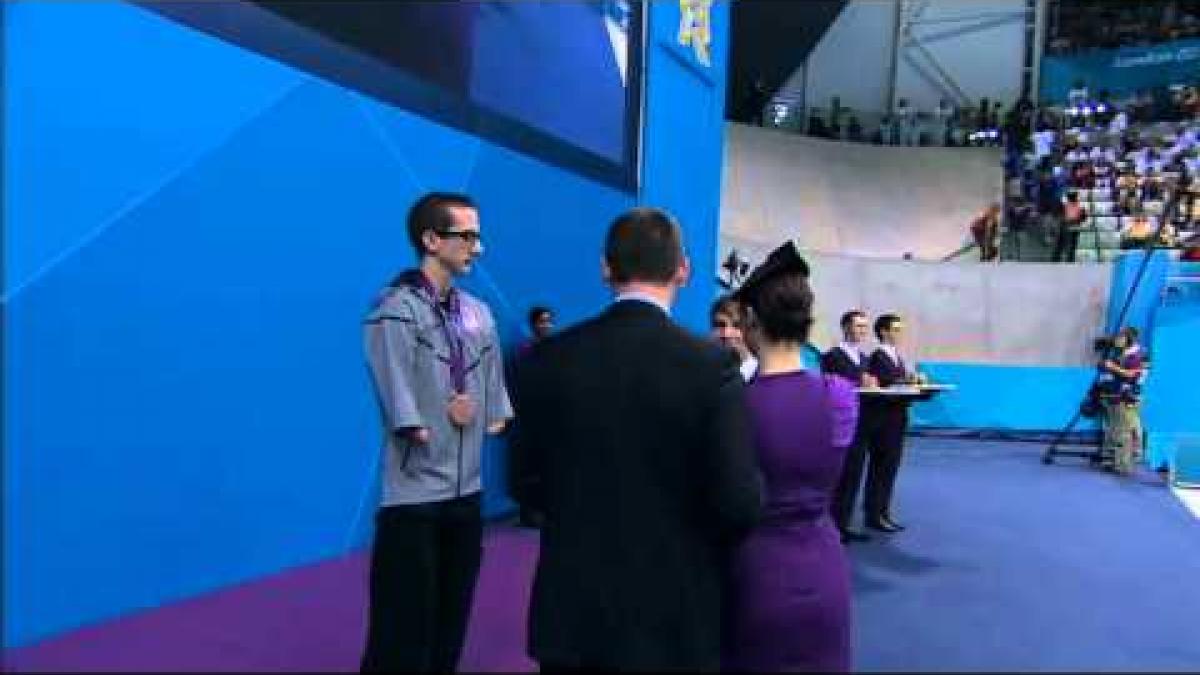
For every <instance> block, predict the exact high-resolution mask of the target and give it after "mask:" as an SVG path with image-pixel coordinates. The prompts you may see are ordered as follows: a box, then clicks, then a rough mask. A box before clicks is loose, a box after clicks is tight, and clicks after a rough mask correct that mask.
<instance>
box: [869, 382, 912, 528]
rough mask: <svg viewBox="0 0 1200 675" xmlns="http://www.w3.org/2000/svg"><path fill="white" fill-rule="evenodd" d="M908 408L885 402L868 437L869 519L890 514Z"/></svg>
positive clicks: (875, 519)
mask: <svg viewBox="0 0 1200 675" xmlns="http://www.w3.org/2000/svg"><path fill="white" fill-rule="evenodd" d="M907 426H908V409H907V407H902V406H896V405H892V406H888V407H886V408H883V409H882V410H881V411H880V412H879V419H878V420H877V422H876V424H874V425H873V428H872V430H871V433H870V435H869V438H868V440H867V457H868V460H869V461H868V464H867V495H866V499H865V504H864V510H865V512H866V519H867V522H868V523H872V522H878V521H879V519H880V518H884V517H886V518H891V515H892V492H893V490H894V489H895V487H896V474H897V473H898V472H899V471H900V460H901V459H903V457H904V430H905V428H906V427H907Z"/></svg>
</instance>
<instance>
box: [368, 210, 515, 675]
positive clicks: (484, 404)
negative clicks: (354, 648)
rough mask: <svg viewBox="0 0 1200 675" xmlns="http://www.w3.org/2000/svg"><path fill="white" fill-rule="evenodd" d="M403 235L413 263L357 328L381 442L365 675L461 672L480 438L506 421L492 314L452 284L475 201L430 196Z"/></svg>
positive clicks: (472, 230) (479, 535) (470, 242)
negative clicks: (372, 388)
mask: <svg viewBox="0 0 1200 675" xmlns="http://www.w3.org/2000/svg"><path fill="white" fill-rule="evenodd" d="M408 236H409V240H410V242H411V243H412V246H413V248H414V249H415V251H416V254H417V257H418V259H419V261H420V264H419V267H417V268H415V269H410V270H406V271H404V272H402V273H401V274H400V275H399V276H397V277H396V279H395V280H393V281H392V283H391V284H389V285H388V287H387V288H385V289H384V290H383V292H382V293H381V295H380V298H379V300H378V302H377V303H376V306H375V307H374V309H372V311H371V312H370V314H369V315H368V317H367V320H366V326H365V337H366V350H367V358H368V361H369V363H370V367H371V374H372V376H373V379H374V383H375V392H376V395H377V397H378V400H379V404H380V410H381V412H382V418H383V422H384V426H385V430H384V431H385V433H384V445H383V453H384V454H383V462H382V466H383V469H382V471H383V490H382V502H381V506H380V509H379V511H378V512H377V514H376V518H375V540H374V545H373V549H372V554H371V572H370V609H369V614H368V627H367V644H366V650H365V652H364V654H363V658H362V664H361V668H362V670H363V672H391V671H412V672H453V671H454V670H455V668H456V666H457V665H458V657H459V654H460V653H461V651H462V645H463V639H464V637H465V635H466V627H467V619H468V617H469V616H470V610H471V599H472V596H473V594H474V589H475V580H476V577H477V576H478V573H479V565H480V556H481V552H482V544H483V525H482V514H481V512H480V506H481V504H480V489H481V484H480V465H481V461H480V457H481V451H482V447H483V437H484V434H485V433H491V434H496V433H500V432H501V431H502V430H503V429H504V426H505V424H506V423H507V421H508V419H509V418H511V417H512V409H511V407H510V405H509V400H508V394H507V392H506V391H505V388H504V376H503V366H502V359H501V355H500V345H499V341H498V339H497V334H496V324H495V321H494V320H493V318H492V314H491V312H490V311H489V310H488V308H487V306H486V305H484V304H483V303H482V302H480V301H479V300H477V299H476V298H474V297H472V296H471V295H469V294H467V293H466V292H464V291H462V290H459V289H457V288H455V287H454V279H455V277H459V276H462V275H464V274H466V273H467V272H469V271H470V269H471V266H472V264H473V263H474V262H475V259H476V258H478V257H479V255H481V254H482V253H483V246H482V244H481V243H480V235H479V213H478V211H477V210H476V208H475V204H474V203H473V202H472V201H471V199H470V198H469V197H467V196H465V195H459V194H450V193H431V194H428V195H426V196H424V197H422V198H421V199H420V200H418V201H417V203H416V204H414V205H413V207H412V208H411V209H410V211H409V213H408Z"/></svg>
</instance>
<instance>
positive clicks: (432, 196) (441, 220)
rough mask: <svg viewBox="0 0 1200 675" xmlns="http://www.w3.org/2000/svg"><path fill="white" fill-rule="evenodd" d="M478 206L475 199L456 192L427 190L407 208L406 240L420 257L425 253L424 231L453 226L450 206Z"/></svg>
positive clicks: (443, 230) (469, 207)
mask: <svg viewBox="0 0 1200 675" xmlns="http://www.w3.org/2000/svg"><path fill="white" fill-rule="evenodd" d="M454 206H458V207H463V208H468V209H474V208H478V207H477V206H475V201H474V200H473V199H471V198H470V197H468V196H467V195H465V194H461V193H458V192H429V193H427V194H426V195H425V196H424V197H421V198H420V199H418V200H417V201H416V203H415V204H413V205H412V207H411V208H409V209H408V241H409V243H411V244H412V247H413V251H415V252H416V254H417V257H418V258H420V257H422V256H424V255H425V252H426V251H425V242H424V238H425V233H426V232H429V231H433V232H445V231H446V230H449V229H452V228H453V227H454V216H453V215H451V214H450V207H454Z"/></svg>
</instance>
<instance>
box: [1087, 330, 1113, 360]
mask: <svg viewBox="0 0 1200 675" xmlns="http://www.w3.org/2000/svg"><path fill="white" fill-rule="evenodd" d="M1116 346H1117V338H1116V336H1115V335H1102V336H1100V337H1098V338H1096V339H1095V340H1092V351H1094V352H1095V353H1096V354H1097V355H1098V356H1104V355H1106V354H1108V353H1109V352H1111V351H1112V350H1113V349H1115V348H1116Z"/></svg>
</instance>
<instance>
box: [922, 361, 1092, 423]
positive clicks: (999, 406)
mask: <svg viewBox="0 0 1200 675" xmlns="http://www.w3.org/2000/svg"><path fill="white" fill-rule="evenodd" d="M920 369H921V371H922V372H925V373H928V374H929V376H930V379H931V380H932V381H934V382H946V383H952V384H954V385H956V386H957V389H955V390H954V391H948V392H944V393H941V394H938V395H937V396H936V397H935V398H934V399H932V400H931V401H928V402H925V403H920V404H918V405H916V406H914V407H913V409H912V413H911V414H912V420H911V423H912V425H913V426H914V427H945V428H962V429H1003V430H1014V431H1057V430H1059V429H1062V428H1063V427H1065V426H1066V425H1067V422H1070V421H1071V417H1072V416H1073V415H1074V414H1075V411H1076V410H1077V409H1078V407H1079V403H1080V401H1082V400H1083V396H1084V394H1085V393H1086V392H1087V389H1088V385H1090V384H1091V382H1092V378H1093V377H1094V376H1095V371H1094V370H1093V369H1091V368H1069V367H1046V366H1028V367H1019V366H992V365H984V364H975V363H922V364H920ZM1076 428H1077V430H1084V429H1093V428H1095V424H1094V423H1092V422H1091V421H1090V420H1086V419H1085V420H1083V421H1082V422H1081V423H1080V424H1079V425H1077V427H1076Z"/></svg>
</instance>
